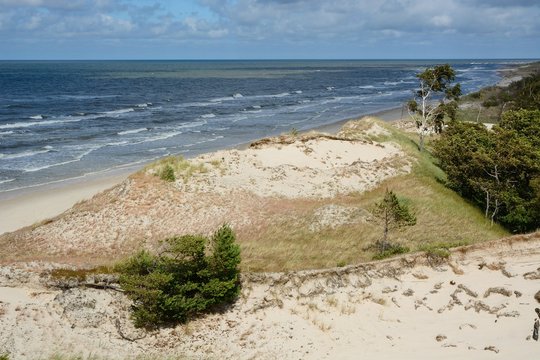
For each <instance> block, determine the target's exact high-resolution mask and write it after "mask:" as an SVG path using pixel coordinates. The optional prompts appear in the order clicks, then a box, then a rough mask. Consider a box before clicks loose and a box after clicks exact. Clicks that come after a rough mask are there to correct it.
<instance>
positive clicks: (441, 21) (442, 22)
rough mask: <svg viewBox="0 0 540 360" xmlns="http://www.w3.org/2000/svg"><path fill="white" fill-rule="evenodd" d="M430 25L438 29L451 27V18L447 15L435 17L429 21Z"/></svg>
mask: <svg viewBox="0 0 540 360" xmlns="http://www.w3.org/2000/svg"><path fill="white" fill-rule="evenodd" d="M431 23H432V24H433V25H435V26H438V27H448V26H450V25H452V18H451V17H450V16H448V15H437V16H434V17H433V18H432V19H431Z"/></svg>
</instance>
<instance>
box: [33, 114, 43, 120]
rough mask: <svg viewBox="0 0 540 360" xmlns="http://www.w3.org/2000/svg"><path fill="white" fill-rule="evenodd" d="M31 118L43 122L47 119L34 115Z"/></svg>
mask: <svg viewBox="0 0 540 360" xmlns="http://www.w3.org/2000/svg"><path fill="white" fill-rule="evenodd" d="M29 118H30V119H33V120H43V119H45V117H44V116H43V115H34V116H30V117H29Z"/></svg>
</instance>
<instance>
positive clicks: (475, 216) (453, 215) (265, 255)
mask: <svg viewBox="0 0 540 360" xmlns="http://www.w3.org/2000/svg"><path fill="white" fill-rule="evenodd" d="M378 124H379V125H380V126H381V127H384V128H385V129H387V130H388V131H389V132H391V134H392V136H391V139H392V140H393V141H394V142H397V143H399V144H400V145H401V146H402V148H403V149H404V150H405V151H406V152H407V153H408V155H409V156H411V157H413V158H415V159H416V163H415V164H414V166H413V171H412V172H411V173H410V174H408V175H403V176H398V177H394V178H391V179H388V180H386V181H385V182H384V183H382V184H381V186H379V187H378V188H376V189H375V190H373V191H369V192H366V193H362V194H351V195H349V196H341V197H338V198H334V199H331V200H326V201H322V200H321V201H317V200H298V201H296V202H289V201H286V200H283V201H281V202H277V203H276V204H275V206H276V207H275V209H276V212H277V213H281V214H282V215H283V216H277V215H278V214H274V216H270V217H268V218H267V219H266V221H265V222H264V223H261V224H260V225H259V227H257V229H255V231H246V232H245V233H242V234H241V236H239V240H240V243H241V246H242V250H243V256H242V257H243V264H242V268H243V269H244V270H247V271H286V270H297V269H314V268H324V267H333V266H335V265H336V264H337V263H338V262H339V263H341V264H343V263H347V264H354V263H358V262H363V261H368V260H370V259H371V258H372V256H373V252H372V250H370V249H367V250H366V248H367V247H368V245H370V244H372V243H373V242H374V241H375V240H377V239H378V238H379V237H380V236H381V235H382V229H380V228H379V227H378V226H377V225H376V224H373V223H371V222H369V221H366V219H365V218H360V217H359V218H357V219H356V221H353V222H352V223H348V224H345V225H343V226H338V227H336V228H323V229H320V230H319V231H317V232H312V231H309V224H310V222H311V221H312V219H313V213H314V212H315V210H316V209H317V208H319V207H321V206H324V205H326V204H329V203H331V204H336V205H341V206H347V207H357V208H358V209H364V210H366V209H369V208H370V207H371V206H373V204H374V203H375V202H377V201H379V200H380V199H381V198H382V197H383V196H384V191H385V189H386V188H388V189H392V190H393V191H394V192H395V193H396V194H398V196H400V197H401V198H402V199H404V200H405V201H407V202H408V203H409V204H410V206H411V208H412V209H413V210H414V211H415V213H416V216H417V224H416V225H415V226H413V227H409V228H406V229H404V230H403V231H398V232H393V233H391V234H390V235H391V237H392V239H393V240H394V241H397V242H400V243H402V244H403V245H406V246H408V247H410V248H411V249H418V248H421V247H429V245H430V244H450V246H448V247H453V246H459V245H462V244H464V243H467V244H469V243H470V244H473V243H478V242H483V241H487V240H493V239H497V238H500V237H503V236H505V235H507V234H508V233H507V232H506V230H504V229H503V228H501V227H500V226H498V225H494V226H491V225H490V223H489V221H487V220H485V219H484V217H483V214H482V212H481V211H480V210H479V209H477V208H475V207H473V206H471V205H470V204H469V203H467V202H466V201H465V200H463V199H462V198H461V197H460V196H459V195H458V194H456V193H454V192H453V191H451V190H450V189H448V188H446V187H445V186H444V184H443V183H442V182H443V181H444V174H443V172H442V171H441V170H440V169H439V168H438V167H436V166H435V165H434V163H433V159H432V158H431V157H430V155H429V154H428V153H427V152H425V153H422V154H420V153H419V152H418V150H417V147H416V145H415V144H414V140H415V138H414V137H409V136H408V135H406V134H404V133H402V132H400V131H398V130H396V129H393V128H391V127H390V126H388V124H385V123H382V122H378ZM361 128H362V127H361ZM362 129H363V128H362ZM445 247H447V246H445Z"/></svg>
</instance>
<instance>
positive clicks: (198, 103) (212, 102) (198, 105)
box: [174, 100, 219, 107]
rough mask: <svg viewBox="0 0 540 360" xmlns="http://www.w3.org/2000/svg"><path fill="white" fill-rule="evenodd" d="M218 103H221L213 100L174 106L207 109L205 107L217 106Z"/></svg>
mask: <svg viewBox="0 0 540 360" xmlns="http://www.w3.org/2000/svg"><path fill="white" fill-rule="evenodd" d="M216 102H219V101H214V100H211V101H210V102H190V103H185V104H177V105H174V106H175V107H205V106H210V105H215V104H216Z"/></svg>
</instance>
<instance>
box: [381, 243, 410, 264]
mask: <svg viewBox="0 0 540 360" xmlns="http://www.w3.org/2000/svg"><path fill="white" fill-rule="evenodd" d="M409 251H410V249H409V248H408V247H407V246H404V245H401V244H389V245H388V246H387V247H386V249H384V250H381V251H377V253H376V254H375V255H373V260H382V259H386V258H389V257H392V256H395V255H401V254H406V253H408V252H409Z"/></svg>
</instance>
